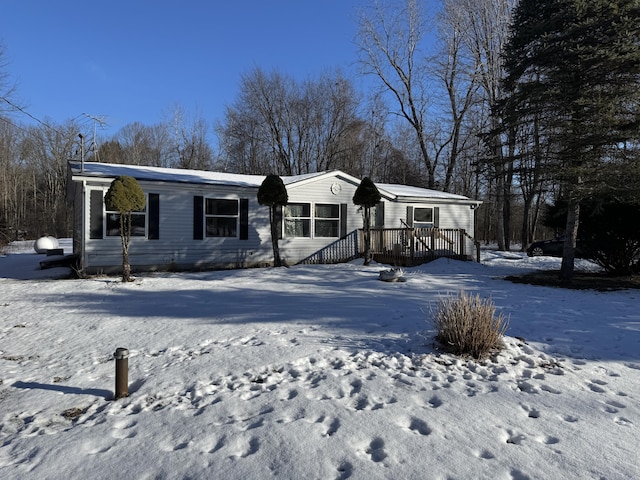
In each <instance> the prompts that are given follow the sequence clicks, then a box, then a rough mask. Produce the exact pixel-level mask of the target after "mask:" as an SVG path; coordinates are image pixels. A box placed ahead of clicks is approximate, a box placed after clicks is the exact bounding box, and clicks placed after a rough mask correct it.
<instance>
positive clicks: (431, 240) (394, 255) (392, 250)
mask: <svg viewBox="0 0 640 480" xmlns="http://www.w3.org/2000/svg"><path fill="white" fill-rule="evenodd" d="M361 235H363V232H362V231H361ZM466 237H468V235H467V234H466V232H465V230H464V229H459V228H410V227H407V228H372V229H371V254H372V256H373V258H374V260H376V261H377V262H381V263H388V264H392V265H396V266H411V265H419V264H421V263H425V262H429V261H431V260H434V259H436V258H440V257H447V258H458V259H468V258H469V257H470V252H467V241H466Z"/></svg>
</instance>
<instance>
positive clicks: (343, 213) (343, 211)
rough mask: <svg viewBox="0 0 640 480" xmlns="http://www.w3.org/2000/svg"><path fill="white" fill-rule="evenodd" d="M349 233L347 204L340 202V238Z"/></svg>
mask: <svg viewBox="0 0 640 480" xmlns="http://www.w3.org/2000/svg"><path fill="white" fill-rule="evenodd" d="M346 235H347V204H346V203H341V204H340V238H342V237H345V236H346Z"/></svg>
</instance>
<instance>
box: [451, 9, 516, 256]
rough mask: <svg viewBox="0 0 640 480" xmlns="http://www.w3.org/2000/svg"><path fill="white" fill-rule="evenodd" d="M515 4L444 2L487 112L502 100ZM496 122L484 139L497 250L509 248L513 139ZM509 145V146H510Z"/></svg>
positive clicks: (494, 118)
mask: <svg viewBox="0 0 640 480" xmlns="http://www.w3.org/2000/svg"><path fill="white" fill-rule="evenodd" d="M516 1H517V0H445V2H446V3H447V7H446V8H447V9H448V10H452V11H456V12H458V15H457V18H458V22H459V25H460V32H461V33H462V34H463V39H464V42H465V45H466V48H467V50H468V52H469V53H470V55H471V57H472V58H473V62H474V67H475V69H476V72H477V81H478V83H479V86H480V93H481V94H482V98H483V102H484V103H485V104H486V106H487V107H488V109H487V112H490V111H491V110H492V109H494V108H495V107H497V105H498V102H499V100H500V99H501V97H502V86H501V81H502V78H503V73H504V69H503V60H502V57H501V55H502V52H503V50H504V46H505V45H506V43H507V38H508V33H509V32H508V28H509V24H510V22H511V13H512V10H513V7H514V5H515V3H516ZM497 121H498V119H497V118H496V117H495V116H491V117H490V119H489V123H488V126H487V127H488V128H487V131H488V134H487V135H486V136H485V138H486V144H487V147H488V149H489V152H490V153H489V163H488V164H489V166H490V167H491V170H492V171H491V174H492V175H493V176H494V177H495V185H496V187H495V195H496V198H495V204H496V209H497V214H496V222H497V223H496V226H497V240H498V248H500V249H501V250H506V249H508V248H509V230H510V228H509V218H510V216H509V214H510V202H511V195H512V194H511V188H512V170H513V169H512V166H511V165H510V164H509V161H508V158H509V155H508V152H505V151H504V149H503V148H504V147H503V146H504V145H507V149H510V148H511V149H512V148H513V141H514V139H515V137H514V133H513V132H511V134H510V135H507V138H501V137H500V133H499V132H500V128H499V127H500V126H499V124H498V123H497ZM509 142H511V145H509Z"/></svg>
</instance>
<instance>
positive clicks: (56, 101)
mask: <svg viewBox="0 0 640 480" xmlns="http://www.w3.org/2000/svg"><path fill="white" fill-rule="evenodd" d="M366 3H367V0H236V1H228V0H225V1H218V0H215V1H213V0H212V1H204V0H172V1H168V0H155V1H143V0H127V1H123V0H109V1H105V2H80V1H77V0H0V42H2V43H3V45H4V47H5V57H6V58H5V60H6V61H8V62H9V66H8V70H9V71H8V73H9V74H10V75H11V77H12V78H13V79H14V80H16V81H17V82H18V97H19V99H20V100H22V101H23V102H24V103H25V104H26V106H27V108H26V110H27V111H28V112H29V113H30V114H31V115H33V116H35V117H37V118H39V119H45V118H49V119H51V120H52V121H54V122H63V121H65V120H68V119H75V118H78V119H79V120H81V121H86V117H83V114H90V115H94V116H104V118H105V120H106V122H107V123H108V124H109V127H107V128H105V129H103V130H102V131H101V133H102V134H103V135H109V134H112V133H115V132H116V131H117V130H118V129H119V128H121V127H123V126H124V125H126V124H129V123H133V122H135V121H139V122H142V123H143V124H146V125H152V124H155V123H158V122H160V121H162V120H163V119H165V118H167V116H168V115H169V114H170V112H171V111H172V109H173V106H174V105H176V104H177V105H180V106H182V107H184V109H185V110H186V111H187V112H188V113H190V114H191V115H194V114H195V115H198V116H200V117H202V118H204V119H205V120H207V121H208V122H210V123H213V122H214V121H217V120H220V119H222V118H223V113H224V106H225V105H227V104H230V103H231V102H233V101H234V100H235V98H236V96H237V94H238V86H239V81H240V76H241V75H242V74H244V73H248V72H250V71H251V70H252V69H254V68H255V67H260V68H262V69H264V70H266V71H271V70H273V69H277V70H278V71H280V72H282V73H284V74H287V75H291V76H294V77H295V78H297V79H299V80H303V79H306V78H310V77H316V76H317V75H319V74H320V73H321V72H323V71H325V70H327V69H335V68H340V69H342V70H343V72H344V73H345V74H346V75H348V76H350V77H351V78H353V79H354V81H355V82H356V86H358V82H359V81H360V80H357V79H356V78H355V77H356V74H357V71H358V69H357V65H356V64H355V60H356V57H357V49H356V46H355V44H354V39H355V35H356V30H357V26H356V23H357V22H356V16H357V11H358V8H359V7H360V6H361V5H363V4H366ZM16 118H17V119H18V120H19V121H21V122H25V123H30V122H31V120H30V119H29V118H28V117H25V116H18V117H16Z"/></svg>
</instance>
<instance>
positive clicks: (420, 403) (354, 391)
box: [0, 242, 640, 480]
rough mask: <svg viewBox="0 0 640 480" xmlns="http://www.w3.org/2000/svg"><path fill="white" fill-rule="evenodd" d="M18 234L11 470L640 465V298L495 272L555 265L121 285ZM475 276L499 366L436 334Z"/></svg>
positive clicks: (511, 475)
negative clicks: (502, 325)
mask: <svg viewBox="0 0 640 480" xmlns="http://www.w3.org/2000/svg"><path fill="white" fill-rule="evenodd" d="M24 245H25V244H17V245H14V246H13V248H12V249H10V250H9V253H8V254H7V255H5V256H4V257H0V478H3V479H16V478H29V479H31V478H33V479H36V478H37V479H61V478H74V479H75V478H83V479H84V478H92V479H113V478H127V479H129V478H131V479H146V478H149V479H178V478H190V479H210V478H216V479H262V478H283V479H301V478H304V479H346V478H352V479H382V478H389V479H471V478H473V479H480V478H483V479H485V478H486V479H518V480H522V479H569V478H571V479H578V478H580V479H588V478H594V479H595V478H597V479H601V478H606V479H609V480H611V479H631V478H640V460H639V457H638V452H639V451H640V431H639V430H638V428H639V427H640V292H638V291H618V292H606V293H604V292H596V291H568V290H561V289H554V288H547V287H536V286H529V285H520V284H512V283H510V282H507V281H505V280H503V279H502V277H503V276H504V275H506V274H509V273H517V272H522V271H530V270H532V269H536V268H550V267H554V268H557V267H558V260H557V259H550V258H534V259H530V258H527V257H526V256H525V255H524V254H522V253H519V252H510V253H499V252H494V251H489V250H487V251H484V253H483V262H482V264H477V263H471V262H459V261H452V260H438V261H435V262H433V263H431V264H427V265H423V266H421V267H417V268H412V269H407V270H406V274H407V275H406V277H407V281H406V282H405V283H386V282H381V281H379V280H378V272H379V271H380V270H382V269H384V268H386V267H385V266H383V265H371V266H369V267H364V266H363V265H362V262H361V261H360V262H352V263H349V264H343V265H331V266H295V267H291V268H288V269H287V268H279V269H273V268H267V269H252V270H237V271H218V272H206V273H182V274H172V273H163V274H149V275H140V276H138V277H137V279H136V281H135V282H133V283H129V284H122V283H121V282H120V281H119V279H118V278H114V277H97V278H91V279H88V280H55V279H52V278H51V277H54V276H57V275H60V274H64V273H66V270H65V269H51V270H38V267H37V266H38V262H39V261H40V260H42V259H44V258H46V257H44V256H43V255H36V254H35V253H33V250H31V249H30V244H27V245H26V247H25V246H24ZM63 245H64V247H65V249H67V251H68V249H69V248H70V246H69V244H68V242H67V243H63ZM588 265H589V264H586V263H583V264H581V267H588ZM461 290H465V291H467V292H470V293H479V294H480V295H481V296H482V297H491V298H492V299H493V301H494V303H495V304H496V306H497V307H498V308H499V310H500V311H502V312H504V313H505V314H507V315H509V316H510V326H509V329H508V332H507V334H508V337H507V338H506V349H505V350H503V351H502V353H500V354H499V355H497V356H496V357H495V358H493V359H491V360H488V361H485V362H478V361H473V360H468V359H462V358H457V357H454V356H452V355H449V354H444V353H441V352H439V351H438V350H437V346H436V345H435V344H434V342H433V331H432V329H431V326H430V325H429V323H428V318H429V312H430V311H431V310H432V309H433V308H434V307H435V306H436V305H437V302H438V300H439V299H440V298H442V297H443V296H444V295H448V294H451V293H454V294H455V293H457V292H460V291H461ZM117 347H125V348H128V349H129V350H130V353H131V356H130V358H129V393H130V396H129V397H128V398H124V399H120V400H117V401H114V400H113V399H112V398H113V391H114V382H115V380H114V379H115V361H114V360H113V352H114V351H115V349H116V348H117Z"/></svg>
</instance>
